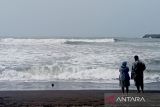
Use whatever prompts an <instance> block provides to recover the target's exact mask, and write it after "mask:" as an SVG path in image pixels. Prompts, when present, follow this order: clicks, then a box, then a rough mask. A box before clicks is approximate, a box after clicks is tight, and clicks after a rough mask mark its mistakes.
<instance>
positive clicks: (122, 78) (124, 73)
mask: <svg viewBox="0 0 160 107" xmlns="http://www.w3.org/2000/svg"><path fill="white" fill-rule="evenodd" d="M119 72H120V75H119V83H120V86H121V88H122V92H123V93H124V88H125V87H126V93H128V91H129V86H130V76H129V73H128V72H129V68H128V67H127V62H123V63H122V65H121V67H120V68H119Z"/></svg>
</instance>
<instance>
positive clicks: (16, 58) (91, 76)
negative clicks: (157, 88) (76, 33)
mask: <svg viewBox="0 0 160 107" xmlns="http://www.w3.org/2000/svg"><path fill="white" fill-rule="evenodd" d="M115 41H116V39H113V38H111V39H14V38H6V39H1V40H0V81H79V82H81V81H83V82H96V83H100V82H101V83H102V82H103V83H118V82H119V81H118V77H119V71H118V69H119V66H120V65H121V63H122V61H128V65H129V67H130V69H131V65H132V62H133V56H134V55H135V54H137V55H139V56H140V58H141V59H142V60H143V61H145V63H146V65H147V70H148V71H149V72H145V73H144V75H145V77H144V79H145V82H159V81H160V78H159V77H160V72H159V69H160V68H159V66H157V63H159V60H160V58H159V54H160V48H159V44H160V42H157V41H151V40H150V41H149V42H147V41H146V40H145V41H143V40H141V39H140V40H139V39H138V40H136V45H135V41H134V40H132V41H129V40H123V41H118V42H116V43H115ZM68 43H70V44H68ZM72 43H73V45H72ZM78 43H81V44H87V45H81V44H80V45H75V44H78ZM106 43H107V45H106ZM93 44H94V45H93ZM97 44H101V45H97ZM148 44H150V45H148ZM157 44H158V45H157ZM153 62H154V63H153ZM155 71H156V72H155Z"/></svg>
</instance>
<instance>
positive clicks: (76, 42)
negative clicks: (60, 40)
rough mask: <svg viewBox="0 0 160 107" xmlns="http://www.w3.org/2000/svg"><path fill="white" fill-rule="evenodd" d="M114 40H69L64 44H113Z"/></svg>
mask: <svg viewBox="0 0 160 107" xmlns="http://www.w3.org/2000/svg"><path fill="white" fill-rule="evenodd" d="M115 41H116V39H114V38H111V39H69V40H66V42H65V43H66V44H89V43H109V42H115Z"/></svg>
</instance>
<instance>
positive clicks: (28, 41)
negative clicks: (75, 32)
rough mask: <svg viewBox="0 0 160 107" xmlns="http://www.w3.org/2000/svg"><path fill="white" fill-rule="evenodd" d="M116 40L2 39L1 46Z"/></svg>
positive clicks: (111, 39) (113, 40)
mask: <svg viewBox="0 0 160 107" xmlns="http://www.w3.org/2000/svg"><path fill="white" fill-rule="evenodd" d="M115 41H116V39H114V38H110V39H15V38H3V39H0V43H1V44H14V45H16V44H87V43H108V42H115Z"/></svg>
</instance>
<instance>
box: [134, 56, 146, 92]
mask: <svg viewBox="0 0 160 107" xmlns="http://www.w3.org/2000/svg"><path fill="white" fill-rule="evenodd" d="M134 59H135V62H134V63H133V65H132V72H131V78H132V79H134V82H135V86H136V87H137V93H140V87H141V90H142V93H143V92H144V91H143V89H144V84H143V71H144V70H145V69H146V66H145V64H144V63H143V62H141V61H140V60H139V57H138V56H137V55H135V56H134Z"/></svg>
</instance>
